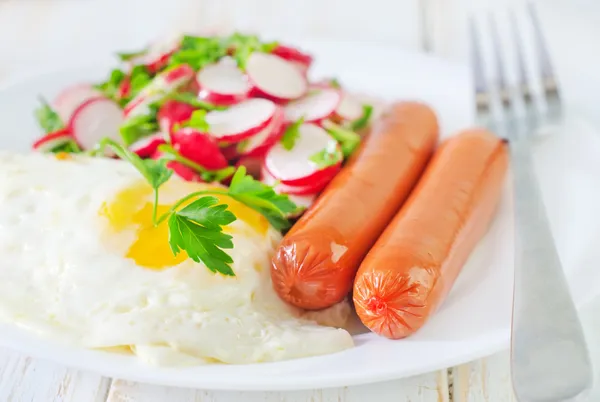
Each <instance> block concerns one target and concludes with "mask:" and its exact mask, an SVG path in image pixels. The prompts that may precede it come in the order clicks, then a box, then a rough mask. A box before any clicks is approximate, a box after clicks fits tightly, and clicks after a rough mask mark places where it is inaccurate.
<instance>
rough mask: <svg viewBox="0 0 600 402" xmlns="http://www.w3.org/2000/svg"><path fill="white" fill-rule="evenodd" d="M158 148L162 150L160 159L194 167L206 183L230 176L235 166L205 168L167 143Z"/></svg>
mask: <svg viewBox="0 0 600 402" xmlns="http://www.w3.org/2000/svg"><path fill="white" fill-rule="evenodd" d="M158 150H159V151H161V152H162V155H161V159H166V160H169V161H175V162H179V163H181V164H182V165H185V166H187V167H189V168H190V169H194V170H195V171H196V172H198V173H200V176H201V177H202V180H204V181H205V182H206V183H213V182H220V181H223V180H224V179H226V178H228V177H231V175H232V174H233V172H235V168H234V167H233V166H227V167H226V168H223V169H219V170H209V169H206V168H205V167H204V166H201V165H199V164H197V163H196V162H194V161H192V160H189V159H187V158H186V157H184V156H183V155H181V154H180V153H179V152H177V151H176V150H175V149H174V148H173V147H172V146H170V145H167V144H163V145H160V146H159V147H158Z"/></svg>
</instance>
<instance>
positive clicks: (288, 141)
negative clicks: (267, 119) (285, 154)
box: [281, 117, 304, 151]
mask: <svg viewBox="0 0 600 402" xmlns="http://www.w3.org/2000/svg"><path fill="white" fill-rule="evenodd" d="M302 123H304V117H301V118H299V119H298V120H296V121H295V122H294V123H292V124H290V125H289V126H288V127H287V128H286V129H285V132H284V133H283V136H282V137H281V144H282V145H283V147H284V148H285V149H287V150H288V151H291V150H292V149H293V148H294V145H295V144H296V140H297V139H298V137H300V126H301V125H302Z"/></svg>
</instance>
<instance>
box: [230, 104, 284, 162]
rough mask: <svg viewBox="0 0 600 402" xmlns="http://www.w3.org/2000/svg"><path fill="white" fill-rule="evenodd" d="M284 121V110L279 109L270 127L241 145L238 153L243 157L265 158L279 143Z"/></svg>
mask: <svg viewBox="0 0 600 402" xmlns="http://www.w3.org/2000/svg"><path fill="white" fill-rule="evenodd" d="M283 119H284V118H283V110H282V109H281V108H278V109H277V111H276V112H275V115H274V116H273V119H272V120H271V122H270V123H269V125H267V127H265V128H264V129H263V130H262V131H260V132H258V133H257V134H255V135H253V136H252V137H250V138H248V139H247V140H245V141H244V143H242V144H240V146H238V148H237V151H238V152H239V153H240V154H241V155H242V156H252V157H261V158H264V156H265V155H266V154H267V151H268V150H269V149H270V148H271V147H272V146H273V145H275V143H277V141H279V139H280V138H281V135H282V134H283V129H284V127H283Z"/></svg>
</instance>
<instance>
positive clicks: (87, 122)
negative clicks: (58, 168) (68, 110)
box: [69, 98, 124, 150]
mask: <svg viewBox="0 0 600 402" xmlns="http://www.w3.org/2000/svg"><path fill="white" fill-rule="evenodd" d="M123 120H124V118H123V112H122V111H121V108H120V107H119V105H117V104H116V103H115V102H113V101H112V100H110V99H106V98H96V99H90V100H88V101H87V102H85V103H83V104H82V105H81V106H79V107H78V108H77V110H75V112H74V113H73V117H72V118H71V121H70V122H69V131H70V132H71V133H72V134H73V137H74V138H75V140H76V141H77V143H78V144H79V146H80V147H81V148H82V149H84V150H89V149H93V148H94V147H95V146H96V144H98V142H99V141H100V140H101V139H103V138H105V137H108V138H110V139H112V140H114V141H117V142H121V135H120V133H119V128H120V126H121V124H122V123H123Z"/></svg>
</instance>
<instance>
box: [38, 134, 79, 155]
mask: <svg viewBox="0 0 600 402" xmlns="http://www.w3.org/2000/svg"><path fill="white" fill-rule="evenodd" d="M72 139H73V137H72V136H71V134H70V133H69V130H68V129H66V128H63V129H61V130H58V131H55V132H53V133H50V134H48V135H45V136H43V137H42V138H40V139H39V140H37V141H36V142H34V143H33V149H35V150H36V151H40V152H49V151H52V150H53V149H54V148H56V147H58V146H60V145H64V144H66V143H67V142H69V141H71V140H72Z"/></svg>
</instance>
